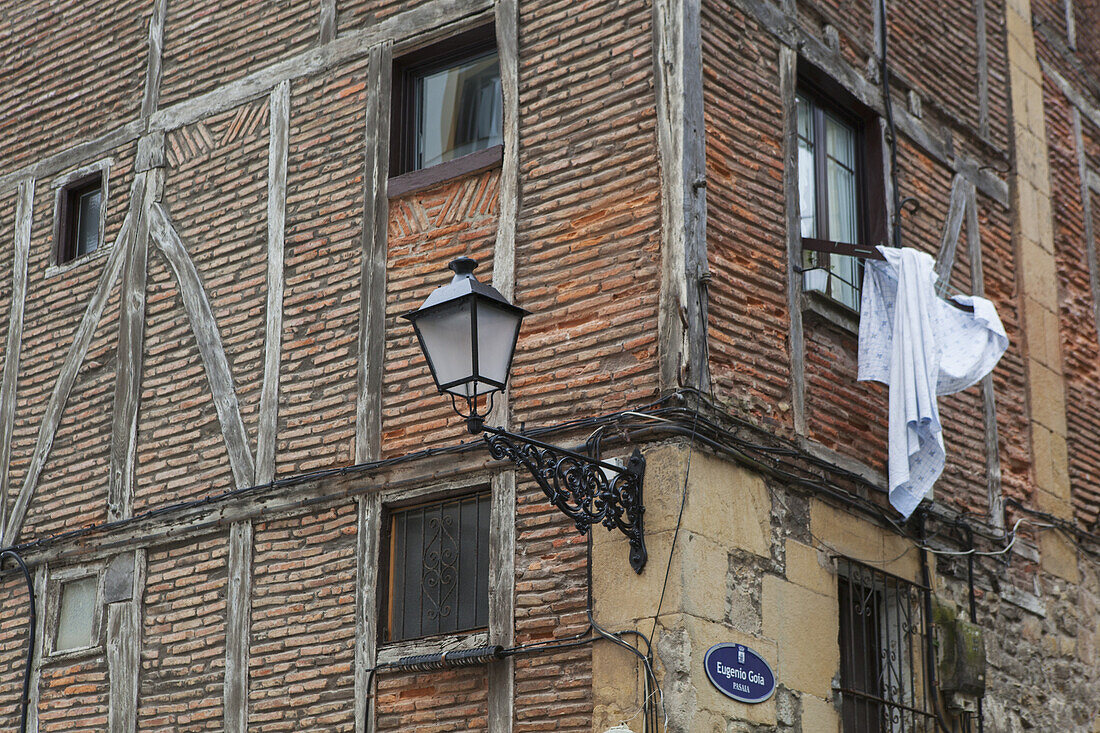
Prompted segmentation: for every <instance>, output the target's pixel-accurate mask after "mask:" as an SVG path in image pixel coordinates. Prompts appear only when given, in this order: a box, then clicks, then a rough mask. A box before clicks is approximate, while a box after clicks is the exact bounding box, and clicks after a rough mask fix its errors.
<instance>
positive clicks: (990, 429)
mask: <svg viewBox="0 0 1100 733" xmlns="http://www.w3.org/2000/svg"><path fill="white" fill-rule="evenodd" d="M966 246H967V249H968V250H969V251H970V292H972V293H973V294H974V295H979V296H982V297H984V296H985V275H984V274H983V271H982V230H981V224H980V223H979V221H978V195H977V191H976V190H975V189H974V187H973V186H969V187H968V188H967V192H966ZM981 389H982V425H983V427H984V428H985V430H984V431H983V437H984V439H985V485H986V498H987V501H988V503H989V521H990V523H991V524H992V525H993V526H994V527H996V528H998V529H1002V530H1003V529H1004V522H1005V509H1004V497H1003V495H1002V493H1001V454H1000V450H1001V449H1000V445H999V440H998V436H997V398H996V394H995V392H994V390H993V375H992V374H987V375H985V377H983V378H982V388H981Z"/></svg>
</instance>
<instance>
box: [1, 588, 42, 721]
mask: <svg viewBox="0 0 1100 733" xmlns="http://www.w3.org/2000/svg"><path fill="white" fill-rule="evenodd" d="M31 578H32V579H33V578H34V575H33V574H32V575H31ZM0 593H3V598H4V603H3V604H0V726H3V727H4V728H7V729H10V730H17V728H18V725H19V710H20V708H19V699H20V698H21V697H22V695H23V665H24V664H26V661H27V645H28V644H29V643H30V638H29V635H30V634H29V628H28V625H29V619H30V615H29V608H28V605H27V602H28V600H29V594H28V593H27V582H26V580H24V578H23V574H22V573H21V572H19V571H18V570H15V572H9V573H7V574H5V575H4V577H3V578H2V579H0Z"/></svg>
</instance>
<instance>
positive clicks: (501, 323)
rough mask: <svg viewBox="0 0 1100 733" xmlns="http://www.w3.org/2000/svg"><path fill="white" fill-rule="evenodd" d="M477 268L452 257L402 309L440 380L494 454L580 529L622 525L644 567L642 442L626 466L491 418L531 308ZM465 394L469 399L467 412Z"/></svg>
mask: <svg viewBox="0 0 1100 733" xmlns="http://www.w3.org/2000/svg"><path fill="white" fill-rule="evenodd" d="M476 267H477V262H476V261H474V260H472V259H470V258H469V257H461V258H459V259H457V260H454V261H453V262H451V264H450V268H451V269H452V270H454V273H455V276H454V279H452V280H451V282H450V283H448V284H446V285H444V286H442V287H439V288H436V290H435V291H433V292H432V294H431V295H429V296H428V299H427V300H425V301H424V304H423V305H421V306H420V307H419V308H417V309H416V310H414V311H412V312H410V313H406V314H405V315H404V316H403V318H406V319H408V320H409V321H411V322H412V324H413V328H414V329H415V331H416V337H417V340H418V341H419V342H420V348H421V350H422V351H423V352H424V358H426V359H427V360H428V367H429V369H431V372H432V378H433V379H434V380H435V384H436V387H437V388H438V389H439V392H440V393H441V394H448V395H450V397H451V404H452V405H453V407H454V409H455V412H457V413H458V414H459V415H460V416H462V417H463V418H465V419H466V428H467V429H468V430H469V431H470V432H471V433H473V434H475V435H476V434H478V433H484V434H485V442H486V443H487V444H488V447H489V453H490V454H491V455H492V456H493V458H496V459H498V460H499V459H504V458H508V459H510V460H511V461H513V462H514V463H516V464H517V465H519V466H522V467H524V468H526V469H527V470H528V471H529V472H530V473H531V475H532V476H533V477H534V479H535V481H536V482H537V483H538V485H539V487H540V488H541V489H542V491H543V493H545V494H546V498H547V499H549V500H550V502H551V503H552V504H553V505H554V506H556V507H557V508H558V509H560V510H561V511H562V512H564V513H565V514H566V515H567V516H569V518H570V519H572V520H573V523H574V524H575V525H576V527H577V530H578V531H579V532H580V533H581V534H584V533H586V532H588V528H589V527H590V526H592V525H593V524H602V525H604V526H605V527H607V528H608V529H615V528H617V529H619V530H620V531H622V532H623V534H625V535H626V536H627V538H629V540H630V565H631V567H633V568H634V571H635V572H637V573H641V572H642V569H643V568H644V567H645V563H646V550H645V539H644V531H643V522H642V517H643V515H644V514H645V505H644V504H643V503H642V479H643V478H644V476H645V459H644V458H643V457H642V454H641V453H640V452H639V451H638V450H637V449H635V451H634V453H633V455H631V457H630V460H629V461H627V464H626V466H625V467H623V466H618V465H615V464H613V463H607V462H604V461H601V460H599V459H597V458H593V457H592V456H589V455H585V454H583V453H578V452H576V451H571V450H566V449H565V448H559V447H557V446H554V445H550V444H548V443H543V442H541V441H538V440H535V439H533V438H528V437H526V436H524V435H517V434H515V433H510V432H508V431H507V430H503V429H501V428H495V427H491V426H489V425H486V424H485V416H486V415H487V414H488V413H489V410H490V409H491V408H492V404H493V397H494V396H495V395H496V393H497V392H499V391H501V390H503V389H504V386H505V384H506V383H507V382H508V372H509V370H510V369H511V366H512V356H513V354H514V353H515V349H516V341H517V339H518V338H519V327H520V323H521V322H522V320H523V317H524V316H526V315H527V311H525V310H524V309H522V308H519V307H517V306H515V305H512V304H511V303H509V302H508V300H507V299H506V298H505V297H504V296H503V295H501V294H500V293H499V292H497V291H496V289H494V288H493V287H491V286H489V285H486V284H484V283H481V282H478V280H477V278H476V277H474V269H475V268H476ZM459 399H462V400H463V401H465V411H463V408H461V407H460V406H459V402H458V400H459ZM479 405H480V409H479Z"/></svg>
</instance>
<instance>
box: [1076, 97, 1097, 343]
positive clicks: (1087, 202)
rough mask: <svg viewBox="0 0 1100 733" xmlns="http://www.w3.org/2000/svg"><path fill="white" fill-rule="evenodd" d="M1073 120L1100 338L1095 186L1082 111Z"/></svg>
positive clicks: (1095, 316) (1091, 280) (1094, 305)
mask: <svg viewBox="0 0 1100 733" xmlns="http://www.w3.org/2000/svg"><path fill="white" fill-rule="evenodd" d="M1071 119H1072V122H1073V143H1074V147H1076V149H1077V175H1078V178H1079V179H1080V181H1081V214H1082V219H1083V221H1082V223H1083V224H1084V232H1085V241H1084V245H1085V260H1086V261H1087V262H1088V268H1089V290H1090V291H1091V295H1092V323H1093V328H1095V329H1096V334H1097V337H1098V339H1100V261H1098V258H1097V255H1096V232H1095V231H1094V230H1093V225H1092V192H1093V187H1092V186H1091V185H1090V184H1091V183H1092V180H1091V176H1090V174H1091V173H1092V171H1090V170H1089V161H1088V155H1087V153H1086V151H1085V136H1084V131H1083V129H1082V126H1081V111H1080V110H1079V109H1077V108H1076V107H1074V108H1073V109H1072V110H1071Z"/></svg>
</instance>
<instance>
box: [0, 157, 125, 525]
mask: <svg viewBox="0 0 1100 733" xmlns="http://www.w3.org/2000/svg"><path fill="white" fill-rule="evenodd" d="M144 189H145V174H143V173H139V174H138V175H137V176H136V177H135V179H134V184H133V187H132V188H131V190H130V197H131V200H139V197H140V196H141V195H142V193H143V192H144ZM132 228H133V225H132V213H127V214H126V218H125V219H123V221H122V228H121V229H120V230H119V233H118V237H116V238H115V242H114V247H113V249H112V251H111V254H110V256H108V258H107V262H106V264H105V265H104V266H103V274H102V275H100V276H99V284H98V285H96V289H95V292H94V293H93V294H92V298H91V300H90V301H89V302H88V307H87V308H85V309H84V316H83V317H82V318H81V319H80V324H79V325H77V327H76V333H75V334H74V335H73V342H72V345H70V346H69V352H68V353H67V354H66V355H65V361H64V362H62V364H61V371H60V372H59V373H58V376H57V382H56V383H55V384H54V388H53V393H52V394H51V395H50V401H49V403H47V405H46V412H45V413H44V414H43V416H42V426H41V427H40V428H39V430H38V442H37V443H35V446H34V453H33V454H32V455H31V463H30V466H28V467H27V475H26V476H25V477H24V479H23V486H22V487H21V488H20V489H19V496H18V497H16V499H15V504H14V505H13V506H12V512H11V516H10V517H8V523H7V526H6V527H5V528H4V539H3V544H4V546H11V545H13V544H15V541H16V540H17V539H18V538H19V533H20V532H21V531H22V529H23V521H24V520H25V519H26V517H27V508H28V507H29V506H30V502H31V498H32V497H33V496H34V491H35V489H36V488H37V486H38V478H39V476H41V474H42V468H43V467H44V466H45V464H46V458H47V457H48V456H49V454H50V449H51V448H52V447H53V439H54V436H56V435H57V426H58V425H59V424H60V423H61V415H62V413H63V412H64V410H65V403H66V402H68V401H69V393H70V392H71V391H72V388H73V383H75V382H76V375H77V373H78V372H79V371H80V365H81V364H82V363H83V362H84V357H85V356H86V355H87V353H88V346H89V344H91V342H92V336H93V335H94V334H95V329H96V326H98V325H99V321H100V319H101V318H102V317H103V309H104V308H105V307H106V305H107V297H108V296H109V295H110V294H111V290H112V289H113V288H114V285H115V281H116V280H117V279H118V274H119V272H120V271H121V270H122V263H123V262H124V260H125V257H124V255H125V253H126V251H127V250H128V249H129V242H130V237H131V235H132Z"/></svg>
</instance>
